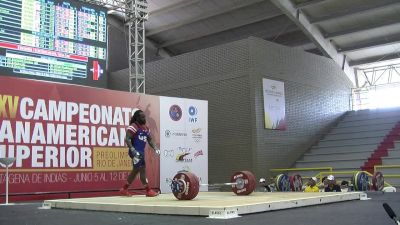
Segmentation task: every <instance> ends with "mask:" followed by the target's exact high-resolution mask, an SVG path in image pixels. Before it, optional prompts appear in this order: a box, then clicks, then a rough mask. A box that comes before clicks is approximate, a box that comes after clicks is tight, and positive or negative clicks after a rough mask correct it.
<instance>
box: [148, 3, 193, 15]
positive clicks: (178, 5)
mask: <svg viewBox="0 0 400 225" xmlns="http://www.w3.org/2000/svg"><path fill="white" fill-rule="evenodd" d="M198 2H200V0H181V1H179V2H176V3H173V4H170V5H167V6H165V7H161V8H159V9H155V10H153V11H150V12H149V16H155V15H157V14H163V13H167V12H170V11H173V10H176V9H181V8H183V7H186V6H190V5H194V4H196V3H198Z"/></svg>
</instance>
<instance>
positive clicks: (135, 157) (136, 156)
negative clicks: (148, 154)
mask: <svg viewBox="0 0 400 225" xmlns="http://www.w3.org/2000/svg"><path fill="white" fill-rule="evenodd" d="M140 157H141V155H140V153H139V152H138V151H136V153H135V156H134V157H133V164H134V165H136V164H137V163H138V162H139V161H140Z"/></svg>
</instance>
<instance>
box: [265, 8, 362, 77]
mask: <svg viewBox="0 0 400 225" xmlns="http://www.w3.org/2000/svg"><path fill="white" fill-rule="evenodd" d="M271 1H272V3H274V4H275V5H276V6H277V7H278V8H280V9H281V11H282V12H284V13H285V14H286V15H287V16H288V17H289V18H290V19H291V20H292V21H293V22H294V23H296V24H297V26H298V27H299V28H300V29H301V30H303V32H304V34H305V35H306V36H308V37H309V38H310V40H311V41H312V42H313V43H314V44H315V45H316V46H317V47H318V48H319V49H321V51H322V52H323V54H324V55H325V56H328V57H330V58H332V59H333V61H334V62H335V63H336V64H337V65H338V66H339V67H340V68H342V70H343V71H344V72H345V73H346V75H347V76H348V78H349V79H350V80H351V81H352V82H353V83H355V76H354V70H353V69H352V68H350V66H349V64H348V62H347V60H346V56H345V55H343V54H340V53H338V52H337V51H336V48H335V46H334V45H333V44H332V43H331V42H330V41H329V40H326V39H325V38H324V36H323V35H322V33H321V31H320V30H319V29H318V27H317V26H316V25H314V24H311V23H310V21H309V20H308V18H307V16H305V15H304V14H303V13H301V10H299V9H296V8H295V7H294V6H293V4H292V3H291V2H290V0H271Z"/></svg>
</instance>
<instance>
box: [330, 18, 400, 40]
mask: <svg viewBox="0 0 400 225" xmlns="http://www.w3.org/2000/svg"><path fill="white" fill-rule="evenodd" d="M399 23H400V19H399V20H391V21H375V23H373V24H367V25H363V26H357V27H355V28H351V29H346V30H341V31H337V32H332V33H327V34H325V35H324V37H325V38H336V37H340V36H345V35H350V34H355V33H359V32H363V31H368V30H372V29H376V28H381V27H386V26H391V25H396V24H399Z"/></svg>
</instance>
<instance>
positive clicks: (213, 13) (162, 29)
mask: <svg viewBox="0 0 400 225" xmlns="http://www.w3.org/2000/svg"><path fill="white" fill-rule="evenodd" d="M263 1H265V0H255V1H242V2H241V3H240V4H235V5H232V6H230V7H224V8H219V9H215V10H212V11H206V12H205V13H203V14H201V15H199V16H197V17H193V18H190V19H187V20H183V21H179V22H177V23H173V24H169V25H164V26H161V27H159V28H155V29H152V30H149V31H148V32H147V33H146V36H147V37H149V36H153V35H156V34H159V33H161V32H165V31H168V30H172V29H176V28H179V27H182V26H185V25H188V24H191V23H195V22H198V21H201V20H205V19H208V18H211V17H214V16H218V15H221V14H225V13H228V12H230V11H234V10H237V9H240V8H244V7H247V6H250V5H254V4H257V3H260V2H263Z"/></svg>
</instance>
